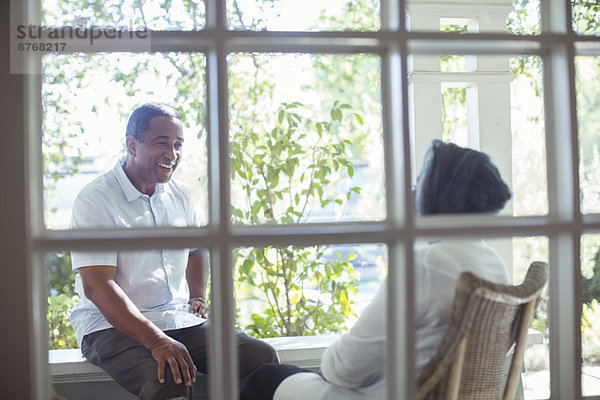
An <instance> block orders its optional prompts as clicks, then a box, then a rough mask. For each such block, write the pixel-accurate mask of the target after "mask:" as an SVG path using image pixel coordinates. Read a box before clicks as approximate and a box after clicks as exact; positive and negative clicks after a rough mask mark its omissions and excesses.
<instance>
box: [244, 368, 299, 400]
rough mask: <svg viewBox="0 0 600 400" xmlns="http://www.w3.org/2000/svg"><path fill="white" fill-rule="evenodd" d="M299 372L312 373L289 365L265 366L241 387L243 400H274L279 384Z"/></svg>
mask: <svg viewBox="0 0 600 400" xmlns="http://www.w3.org/2000/svg"><path fill="white" fill-rule="evenodd" d="M299 372H310V371H308V370H305V369H302V368H298V367H296V366H295V365H289V364H276V363H272V364H265V365H263V366H262V367H260V368H259V369H258V370H257V371H256V372H255V373H254V374H252V376H251V377H250V379H248V380H247V381H246V383H245V384H244V385H243V386H241V388H242V391H241V400H273V396H274V395H275V391H276V390H277V387H278V386H279V384H280V383H281V382H283V380H284V379H285V378H287V377H288V376H291V375H294V374H297V373H299Z"/></svg>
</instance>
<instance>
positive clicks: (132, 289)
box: [71, 103, 278, 400]
mask: <svg viewBox="0 0 600 400" xmlns="http://www.w3.org/2000/svg"><path fill="white" fill-rule="evenodd" d="M183 142H184V139H183V129H182V125H181V118H180V117H179V115H178V114H177V112H176V111H175V110H174V109H173V108H171V107H169V106H167V105H164V104H159V103H150V104H144V105H142V106H141V107H139V108H137V109H136V110H135V111H133V113H132V114H131V116H130V118H129V122H128V123H127V130H126V149H127V155H126V157H124V158H122V159H121V160H120V161H119V162H118V163H117V164H116V165H115V166H114V168H113V169H112V170H110V171H108V172H106V173H104V174H103V175H101V176H100V177H98V178H96V179H95V180H94V181H92V182H91V183H89V184H88V185H87V186H86V187H85V188H83V190H82V191H81V192H80V193H79V194H78V196H77V198H76V200H75V203H74V205H73V215H72V218H71V229H89V228H148V227H158V226H180V227H183V226H197V225H198V219H197V216H196V212H195V210H194V205H193V202H192V199H191V196H190V192H189V190H188V189H187V187H185V186H184V185H182V184H181V183H179V182H177V181H176V180H175V179H171V178H172V175H173V173H174V171H175V170H176V169H177V166H178V165H179V163H180V162H181V157H182V150H183ZM72 262H73V269H74V270H76V271H77V272H78V274H77V276H76V278H75V279H76V280H75V285H76V289H77V292H78V293H79V295H80V297H81V300H80V301H79V302H78V303H77V305H76V306H75V308H74V309H73V312H72V314H71V323H72V325H73V328H74V329H75V333H76V335H77V340H78V342H79V344H80V345H81V351H82V353H83V355H84V356H85V357H86V358H87V359H88V360H89V361H90V362H92V363H94V364H96V365H98V366H100V367H101V368H103V369H104V370H105V371H106V372H107V373H108V374H109V375H110V376H112V377H113V378H114V379H115V381H116V382H117V383H119V384H120V385H121V386H123V387H124V388H125V389H127V390H128V391H129V392H131V393H133V394H135V395H137V396H139V397H140V398H141V399H156V400H159V399H160V400H165V399H191V398H192V396H193V395H192V389H191V388H192V386H191V385H192V383H193V382H194V381H195V379H196V372H198V371H199V372H202V373H208V368H207V358H208V345H207V335H208V330H209V328H208V324H206V323H205V322H206V318H207V317H208V306H207V304H206V300H205V299H206V282H207V262H206V252H204V251H203V250H201V249H196V250H190V249H162V250H143V251H119V252H117V251H103V252H72ZM236 335H237V342H238V355H239V377H240V383H241V385H240V387H241V386H242V384H243V383H244V382H245V381H246V380H247V378H248V377H249V376H250V375H251V374H252V373H253V372H254V371H255V370H257V369H258V368H259V367H260V366H261V365H262V364H265V363H269V362H277V361H278V358H277V354H276V352H275V350H274V349H273V348H272V347H271V346H269V345H268V344H266V343H264V342H262V341H259V340H256V339H253V338H250V337H248V336H246V335H245V334H243V333H241V332H237V333H236Z"/></svg>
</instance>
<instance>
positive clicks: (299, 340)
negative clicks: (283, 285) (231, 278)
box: [48, 335, 339, 384]
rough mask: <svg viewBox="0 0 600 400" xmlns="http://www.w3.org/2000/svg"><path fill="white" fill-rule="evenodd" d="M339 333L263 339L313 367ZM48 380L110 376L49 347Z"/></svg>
mask: <svg viewBox="0 0 600 400" xmlns="http://www.w3.org/2000/svg"><path fill="white" fill-rule="evenodd" d="M338 337H339V335H327V336H294V337H279V338H267V339H263V340H264V341H265V342H267V343H269V344H271V346H273V347H274V348H275V350H277V352H278V353H279V358H280V359H281V362H282V363H286V364H293V365H296V366H298V367H300V368H305V369H309V370H317V369H318V368H319V365H320V360H321V355H322V354H323V352H324V351H325V349H326V348H327V347H328V346H329V345H330V344H331V343H333V342H334V341H335V340H336V339H337V338H338ZM48 361H49V365H50V382H51V383H52V384H56V383H81V382H103V381H111V380H112V378H111V377H110V376H108V374H106V372H104V371H103V370H102V369H100V368H99V367H97V366H95V365H93V364H91V363H90V362H88V361H87V360H86V359H85V358H84V357H83V356H82V355H81V351H80V350H79V349H65V350H50V351H49V352H48Z"/></svg>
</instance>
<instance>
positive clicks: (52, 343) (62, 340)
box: [48, 293, 79, 350]
mask: <svg viewBox="0 0 600 400" xmlns="http://www.w3.org/2000/svg"><path fill="white" fill-rule="evenodd" d="M78 300H79V296H77V295H74V296H68V295H66V294H64V293H61V294H59V295H56V296H50V297H48V329H49V344H48V346H49V349H51V350H53V349H73V348H77V347H79V345H78V344H77V339H76V338H75V331H74V330H73V327H72V326H71V324H70V323H69V316H70V315H71V311H72V310H73V307H75V304H76V303H77V301H78Z"/></svg>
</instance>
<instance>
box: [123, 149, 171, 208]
mask: <svg viewBox="0 0 600 400" xmlns="http://www.w3.org/2000/svg"><path fill="white" fill-rule="evenodd" d="M124 161H125V157H123V158H121V159H120V160H119V161H117V164H116V165H115V166H114V168H113V172H114V174H115V177H116V178H117V182H119V186H121V190H123V193H124V194H125V197H126V198H127V201H129V202H131V201H133V200H135V199H137V198H138V197H140V196H142V197H143V196H146V195H145V194H143V193H142V192H140V191H139V190H137V188H136V187H135V186H133V183H131V181H130V180H129V178H128V177H127V175H126V174H125V171H124V170H123V165H122V164H123V162H124ZM163 190H164V185H163V184H161V183H157V184H156V189H155V192H154V193H159V192H162V191H163Z"/></svg>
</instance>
